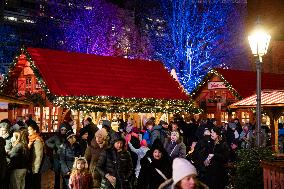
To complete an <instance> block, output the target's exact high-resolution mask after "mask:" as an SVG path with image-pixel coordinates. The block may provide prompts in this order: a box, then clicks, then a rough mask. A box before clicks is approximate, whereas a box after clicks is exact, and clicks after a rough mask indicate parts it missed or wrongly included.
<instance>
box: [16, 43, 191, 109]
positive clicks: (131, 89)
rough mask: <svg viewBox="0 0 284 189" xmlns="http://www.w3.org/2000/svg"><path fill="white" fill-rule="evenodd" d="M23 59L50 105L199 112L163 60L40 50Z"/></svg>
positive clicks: (28, 53)
mask: <svg viewBox="0 0 284 189" xmlns="http://www.w3.org/2000/svg"><path fill="white" fill-rule="evenodd" d="M23 55H24V56H26V59H27V61H28V62H29V65H30V67H31V68H32V70H33V72H34V74H35V76H36V78H37V80H38V82H39V84H40V85H41V87H42V88H43V89H44V90H45V92H46V95H47V97H48V98H49V100H50V101H51V102H52V103H54V104H55V105H58V106H62V107H66V108H70V109H77V110H86V107H87V108H88V109H87V111H88V110H90V111H110V112H117V111H119V112H121V111H131V112H133V111H135V112H176V111H191V110H192V109H195V108H194V107H193V103H192V100H191V98H190V96H189V95H188V94H187V93H186V92H185V90H184V89H183V87H182V86H181V85H180V84H179V83H178V82H177V81H176V80H175V79H174V78H173V77H172V76H171V75H170V73H169V72H168V71H167V69H166V68H165V67H164V65H163V64H162V63H161V62H159V61H149V60H138V59H126V58H121V57H106V56H98V55H93V54H82V53H72V52H65V51H58V50H50V49H40V48H27V49H24V50H23V54H22V55H21V57H23ZM16 64H17V63H16ZM11 73H13V72H12V71H11Z"/></svg>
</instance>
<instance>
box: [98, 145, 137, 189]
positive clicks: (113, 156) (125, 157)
mask: <svg viewBox="0 0 284 189" xmlns="http://www.w3.org/2000/svg"><path fill="white" fill-rule="evenodd" d="M96 169H97V171H98V172H99V174H100V175H101V177H102V178H103V180H102V184H101V189H104V188H105V189H110V188H113V187H112V186H111V183H110V182H109V181H108V180H107V179H106V177H105V176H106V174H107V173H108V174H110V175H111V176H114V177H115V178H116V179H117V181H116V184H117V185H116V188H119V189H128V188H131V187H130V179H131V178H130V177H131V175H132V173H133V166H132V160H131V156H130V153H129V152H128V151H125V150H123V151H121V152H118V153H117V152H116V150H115V149H114V148H108V149H106V150H105V151H104V152H103V153H102V154H101V157H100V158H99V161H98V163H97V167H96Z"/></svg>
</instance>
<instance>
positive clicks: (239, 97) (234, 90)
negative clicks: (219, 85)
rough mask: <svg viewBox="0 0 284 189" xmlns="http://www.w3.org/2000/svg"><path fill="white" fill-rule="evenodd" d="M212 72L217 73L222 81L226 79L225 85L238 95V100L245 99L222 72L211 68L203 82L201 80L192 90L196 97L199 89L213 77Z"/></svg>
mask: <svg viewBox="0 0 284 189" xmlns="http://www.w3.org/2000/svg"><path fill="white" fill-rule="evenodd" d="M212 74H215V75H217V76H218V77H220V78H221V80H222V81H224V83H225V86H226V87H227V88H228V89H229V91H230V92H231V93H232V94H233V95H234V96H235V97H237V99H238V100H241V99H243V98H242V97H241V96H240V94H239V93H238V92H237V90H236V89H234V88H233V86H232V85H231V84H230V83H229V82H228V81H227V80H226V79H225V78H224V76H223V75H222V74H220V73H219V72H218V71H216V70H215V69H212V70H210V71H209V72H208V73H207V75H206V76H205V78H204V79H203V80H202V82H200V83H199V84H198V86H197V87H196V88H195V90H193V91H192V93H191V95H192V96H193V97H194V96H195V95H196V94H197V92H198V91H199V89H200V88H201V87H202V86H204V85H205V83H207V82H208V81H209V79H210V77H211V75H212Z"/></svg>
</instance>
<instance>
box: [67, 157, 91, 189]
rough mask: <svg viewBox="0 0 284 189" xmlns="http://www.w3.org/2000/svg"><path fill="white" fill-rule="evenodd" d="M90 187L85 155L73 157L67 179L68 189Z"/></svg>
mask: <svg viewBox="0 0 284 189" xmlns="http://www.w3.org/2000/svg"><path fill="white" fill-rule="evenodd" d="M91 187H92V176H91V174H90V173H89V171H88V163H87V160H86V158H85V157H79V158H77V157H76V158H75V161H74V164H73V169H72V172H71V175H70V179H69V188H70V189H89V188H91Z"/></svg>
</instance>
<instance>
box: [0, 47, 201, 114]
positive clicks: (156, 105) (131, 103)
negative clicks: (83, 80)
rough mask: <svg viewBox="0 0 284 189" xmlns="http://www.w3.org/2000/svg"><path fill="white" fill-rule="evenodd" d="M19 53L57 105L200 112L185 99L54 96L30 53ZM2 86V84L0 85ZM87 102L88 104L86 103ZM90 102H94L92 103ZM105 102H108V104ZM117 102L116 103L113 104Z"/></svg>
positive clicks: (117, 110)
mask: <svg viewBox="0 0 284 189" xmlns="http://www.w3.org/2000/svg"><path fill="white" fill-rule="evenodd" d="M21 53H23V54H24V55H25V56H26V59H27V61H28V62H29V63H30V67H31V69H32V70H33V72H34V74H35V76H36V78H37V80H38V83H39V85H40V86H41V88H42V89H43V90H44V91H45V93H46V96H47V98H48V99H49V101H50V102H52V103H54V104H55V105H57V106H61V107H65V108H69V109H74V110H82V111H88V112H93V111H107V112H165V113H166V112H168V113H179V112H188V113H190V112H191V113H201V112H202V110H201V109H199V108H196V107H194V106H193V101H192V100H190V101H185V100H165V99H162V100H161V99H154V98H119V97H111V96H84V95H82V96H56V95H53V94H51V92H50V90H49V89H48V87H47V85H46V83H45V82H44V80H43V77H42V76H41V73H40V72H39V70H38V69H37V67H36V66H35V64H34V61H33V60H32V58H31V56H30V54H29V53H28V52H27V50H26V49H25V48H22V49H21ZM18 58H19V56H16V57H15V59H14V61H13V63H12V65H11V66H10V69H9V72H8V74H7V75H6V77H5V80H4V81H6V82H3V83H6V84H7V83H8V82H7V81H8V76H9V75H10V74H9V73H10V70H11V69H12V68H13V67H14V66H15V65H16V63H17V61H18ZM1 87H2V86H1ZM87 103H88V104H87ZM90 103H95V104H97V105H93V104H90ZM106 103H109V104H108V105H107V104H106ZM114 104H117V105H114Z"/></svg>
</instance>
